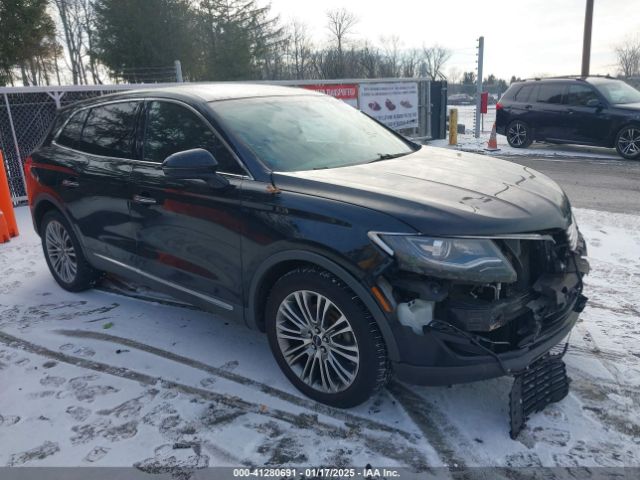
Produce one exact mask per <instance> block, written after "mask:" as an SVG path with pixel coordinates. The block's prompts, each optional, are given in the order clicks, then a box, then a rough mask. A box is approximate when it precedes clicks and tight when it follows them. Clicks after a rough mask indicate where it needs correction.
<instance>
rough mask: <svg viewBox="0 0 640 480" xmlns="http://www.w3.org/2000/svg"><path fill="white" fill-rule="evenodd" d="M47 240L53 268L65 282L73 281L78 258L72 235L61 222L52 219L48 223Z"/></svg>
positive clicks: (76, 270) (48, 253)
mask: <svg viewBox="0 0 640 480" xmlns="http://www.w3.org/2000/svg"><path fill="white" fill-rule="evenodd" d="M45 242H46V245H47V255H48V256H49V261H50V263H51V267H52V268H53V270H54V271H55V272H56V274H57V275H58V277H59V278H60V279H61V280H62V281H63V282H65V283H71V282H73V281H74V280H75V278H76V274H77V272H78V260H77V258H76V251H75V249H74V248H73V242H72V241H71V237H70V236H69V233H68V232H67V230H66V229H65V228H64V226H63V225H62V224H61V223H60V222H58V221H56V220H52V221H51V222H49V223H48V224H47V230H46V232H45Z"/></svg>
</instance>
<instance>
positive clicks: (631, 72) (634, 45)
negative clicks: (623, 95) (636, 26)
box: [615, 37, 640, 78]
mask: <svg viewBox="0 0 640 480" xmlns="http://www.w3.org/2000/svg"><path fill="white" fill-rule="evenodd" d="M615 53H616V57H617V60H618V69H619V70H620V74H621V75H622V76H623V77H625V78H629V77H633V76H635V75H640V37H635V38H633V37H628V38H627V39H626V40H625V41H624V42H622V43H620V44H618V45H617V46H616V47H615Z"/></svg>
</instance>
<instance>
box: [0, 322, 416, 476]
mask: <svg viewBox="0 0 640 480" xmlns="http://www.w3.org/2000/svg"><path fill="white" fill-rule="evenodd" d="M0 344H4V345H6V346H8V347H11V348H16V349H20V350H23V351H25V352H28V353H32V354H35V355H39V356H42V357H45V358H49V359H52V360H56V361H58V362H61V363H66V364H68V365H73V366H76V367H81V368H85V369H88V370H93V371H96V372H99V373H105V374H108V375H113V376H116V377H120V378H125V379H127V380H133V381H136V382H139V383H142V384H144V385H149V386H153V385H156V384H158V383H159V382H161V383H162V386H163V388H166V389H171V390H175V391H177V392H180V393H183V394H185V395H189V396H194V397H198V398H201V399H203V400H207V401H211V402H216V403H220V404H223V405H225V406H228V407H231V408H238V409H241V410H243V411H244V412H246V413H253V414H255V415H258V416H267V417H271V418H273V419H274V420H279V421H283V422H286V423H289V424H290V425H292V426H293V427H296V428H300V429H303V430H312V431H314V432H316V433H317V434H318V435H321V436H323V437H325V438H331V439H341V440H346V441H348V440H349V439H350V438H356V439H358V440H362V441H363V443H365V444H366V445H367V447H368V448H369V449H370V450H371V451H373V452H375V453H376V454H378V455H382V456H385V457H390V458H395V459H397V460H399V461H403V462H405V464H406V465H407V466H410V467H411V468H413V469H415V470H416V471H424V470H426V469H427V468H428V462H427V459H426V458H425V455H424V452H422V451H420V450H418V449H417V448H416V447H415V446H414V444H415V440H416V436H415V435H412V434H410V433H407V432H404V431H402V430H399V429H393V428H392V427H388V426H386V425H383V426H384V428H385V430H386V431H385V432H384V433H386V434H387V435H384V436H382V437H380V436H376V435H371V434H368V433H366V432H363V431H362V430H360V429H359V428H358V425H348V424H346V425H345V427H341V426H337V425H333V424H330V423H327V422H324V421H321V420H319V419H318V418H317V415H311V414H308V413H300V414H295V413H291V412H287V411H284V410H280V409H277V408H271V407H267V408H265V406H264V405H259V404H257V403H252V402H249V401H246V400H243V399H241V398H239V397H236V396H230V395H226V394H222V393H217V392H213V391H210V390H205V389H203V388H199V387H193V386H190V385H185V384H182V383H179V382H175V381H172V380H164V379H162V378H160V377H152V376H151V375H147V374H144V373H141V372H137V371H135V370H132V369H129V368H124V367H115V366H112V365H109V364H106V363H102V362H96V361H94V360H87V359H85V358H79V357H74V356H71V355H67V354H65V353H62V352H56V351H53V350H50V349H48V348H46V347H43V346H40V345H36V344H34V343H31V342H29V341H27V340H23V339H21V338H18V337H14V336H13V335H9V334H7V333H5V332H1V331H0ZM353 419H354V420H356V421H357V422H360V421H361V420H363V419H360V417H355V416H353ZM365 422H366V420H365ZM354 427H355V429H354ZM390 429H391V430H394V431H393V432H391V431H389V430H390ZM378 430H379V429H378ZM390 435H398V436H399V437H401V438H402V439H404V440H406V443H405V442H397V441H394V439H393V437H390ZM396 439H398V437H396Z"/></svg>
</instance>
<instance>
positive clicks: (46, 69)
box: [0, 0, 59, 85]
mask: <svg viewBox="0 0 640 480" xmlns="http://www.w3.org/2000/svg"><path fill="white" fill-rule="evenodd" d="M55 33H56V28H55V24H54V23H53V20H52V19H51V17H50V16H49V14H48V13H47V0H0V85H6V84H7V83H11V84H13V82H14V79H15V76H16V75H15V69H19V70H20V74H21V77H22V83H23V84H24V85H37V84H39V83H47V84H48V83H49V73H50V72H51V71H52V69H53V63H52V59H53V58H55V55H56V53H57V52H58V48H59V46H58V45H57V43H56V41H55Z"/></svg>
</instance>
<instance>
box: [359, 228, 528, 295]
mask: <svg viewBox="0 0 640 480" xmlns="http://www.w3.org/2000/svg"><path fill="white" fill-rule="evenodd" d="M369 237H370V238H371V240H373V241H374V242H375V243H376V244H377V245H378V246H380V247H381V248H382V249H383V250H384V251H385V252H387V253H388V254H390V255H392V256H394V257H395V258H396V260H397V261H398V265H399V266H400V268H401V269H403V270H408V271H411V272H416V273H420V274H423V275H429V276H433V277H437V278H445V279H449V280H462V281H467V282H474V283H475V282H479V283H489V282H504V283H511V282H515V281H516V279H517V274H516V271H515V270H514V269H513V267H512V266H511V264H510V263H509V261H508V260H507V259H506V257H505V256H504V254H503V253H502V252H501V251H500V249H499V248H498V246H497V245H496V244H495V243H494V242H493V241H492V240H490V239H483V238H436V237H425V236H422V235H394V234H388V233H377V232H370V233H369Z"/></svg>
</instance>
